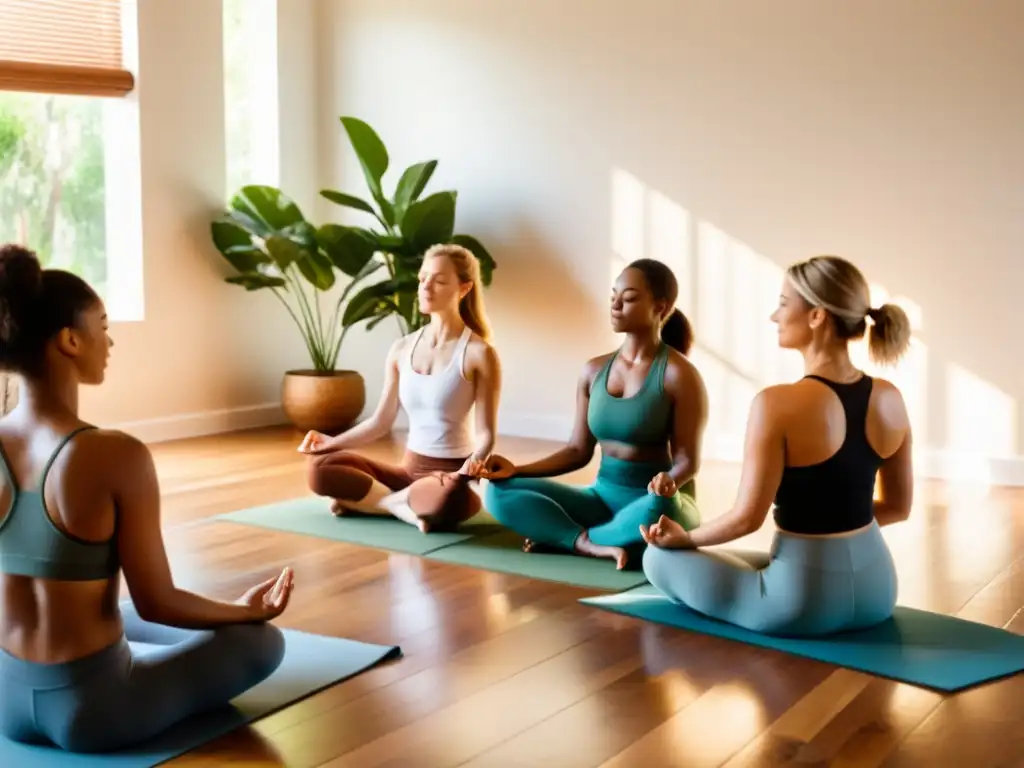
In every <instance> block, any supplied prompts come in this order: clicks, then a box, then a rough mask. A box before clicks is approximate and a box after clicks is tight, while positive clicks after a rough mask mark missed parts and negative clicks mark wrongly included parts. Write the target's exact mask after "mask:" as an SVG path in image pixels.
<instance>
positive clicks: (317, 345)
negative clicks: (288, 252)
mask: <svg viewBox="0 0 1024 768" xmlns="http://www.w3.org/2000/svg"><path fill="white" fill-rule="evenodd" d="M284 274H285V278H286V279H287V280H288V281H289V282H290V283H291V284H292V288H293V290H294V291H295V293H296V298H297V299H298V304H299V309H300V311H301V312H302V316H303V318H304V320H305V334H306V339H307V344H309V345H311V346H312V347H313V348H314V349H315V350H316V354H315V355H314V357H313V364H314V366H315V367H316V368H317V369H318V370H322V369H323V362H324V355H323V350H322V349H321V340H320V338H319V337H318V336H317V334H316V330H315V328H314V324H315V323H314V319H313V313H312V312H311V311H310V308H309V302H308V301H307V299H306V294H305V292H304V291H303V290H302V286H301V285H300V284H299V281H298V280H296V279H295V275H294V274H293V273H292V272H291V271H287V272H285V273H284Z"/></svg>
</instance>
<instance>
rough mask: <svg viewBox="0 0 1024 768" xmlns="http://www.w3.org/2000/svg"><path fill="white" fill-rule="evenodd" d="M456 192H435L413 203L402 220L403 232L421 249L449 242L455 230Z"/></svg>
mask: <svg viewBox="0 0 1024 768" xmlns="http://www.w3.org/2000/svg"><path fill="white" fill-rule="evenodd" d="M456 197H457V193H455V192H435V193H434V194H432V195H430V196H428V197H425V198H423V199H422V200H417V201H416V202H415V203H412V204H411V205H410V206H409V208H408V210H407V211H406V212H405V218H404V219H403V220H402V234H403V235H404V236H405V238H406V239H407V240H409V242H411V243H413V244H414V245H415V246H416V248H417V249H418V250H420V251H424V250H426V249H427V248H429V247H430V246H432V245H435V244H437V243H447V242H449V241H450V240H451V237H452V234H453V232H454V231H455V200H456Z"/></svg>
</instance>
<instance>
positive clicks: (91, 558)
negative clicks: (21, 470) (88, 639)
mask: <svg viewBox="0 0 1024 768" xmlns="http://www.w3.org/2000/svg"><path fill="white" fill-rule="evenodd" d="M94 428H95V427H80V428H78V429H76V430H74V431H72V432H71V433H70V434H68V435H66V436H65V437H64V438H63V439H62V440H61V441H60V443H59V444H58V445H57V448H56V450H54V452H53V453H52V454H51V455H50V458H49V459H48V460H47V462H46V466H45V468H44V469H43V474H42V477H41V478H40V481H39V486H38V487H37V488H36V489H34V490H31V491H26V490H22V489H20V488H18V484H17V483H16V482H15V480H14V474H13V473H12V472H11V468H10V463H9V462H8V461H7V456H6V455H5V454H4V452H3V448H2V447H0V464H2V465H3V472H4V475H5V477H6V478H7V482H8V484H9V485H10V488H11V493H12V495H13V502H12V504H11V508H10V509H9V510H8V511H7V515H6V516H5V517H4V518H3V520H0V573H5V574H9V575H12V576H29V577H31V578H36V579H58V580H61V581H93V580H96V579H107V578H111V577H113V576H114V575H115V574H117V572H118V569H119V567H120V561H119V558H118V556H117V543H116V537H112V538H111V539H110V540H109V541H105V542H90V541H85V540H84V539H79V538H77V537H74V536H72V535H70V534H68V533H65V532H63V531H61V530H60V529H59V528H57V526H56V524H54V522H53V520H52V519H51V518H50V515H49V513H47V511H46V499H45V498H44V495H43V489H44V488H45V487H46V477H47V475H48V474H49V472H50V467H52V466H53V462H54V460H55V459H56V458H57V455H58V454H59V453H60V452H61V450H62V449H63V448H64V446H65V445H67V444H68V442H70V440H71V439H72V438H73V437H74V436H75V435H77V434H78V433H80V432H83V431H85V430H87V429H94Z"/></svg>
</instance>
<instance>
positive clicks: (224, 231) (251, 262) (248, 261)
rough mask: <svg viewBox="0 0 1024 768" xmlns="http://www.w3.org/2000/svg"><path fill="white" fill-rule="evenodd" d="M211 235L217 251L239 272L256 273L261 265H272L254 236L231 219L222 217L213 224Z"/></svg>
mask: <svg viewBox="0 0 1024 768" xmlns="http://www.w3.org/2000/svg"><path fill="white" fill-rule="evenodd" d="M210 235H211V237H212V239H213V244H214V245H215V246H216V247H217V250H218V251H220V253H221V255H222V256H223V257H224V259H225V260H226V261H227V262H228V263H229V264H230V265H231V266H232V267H234V269H235V270H236V271H237V272H254V271H256V269H257V268H258V267H259V266H260V265H262V264H269V263H270V259H269V258H268V257H267V255H266V254H265V253H263V251H262V250H260V248H259V247H258V246H257V245H256V244H255V243H254V242H253V239H252V235H250V234H249V232H248V231H247V230H246V229H245V228H244V227H242V226H241V225H239V224H238V223H237V222H235V221H234V220H233V219H231V218H230V217H227V216H222V217H221V218H219V219H217V220H216V221H214V222H213V223H211V224H210Z"/></svg>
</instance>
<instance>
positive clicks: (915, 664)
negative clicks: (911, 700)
mask: <svg viewBox="0 0 1024 768" xmlns="http://www.w3.org/2000/svg"><path fill="white" fill-rule="evenodd" d="M580 602H582V603H585V604H587V605H592V606H594V607H595V608H601V609H603V610H606V611H611V612H612V613H618V614H622V615H624V616H632V617H634V618H638V619H644V620H646V621H650V622H654V623H655V624H664V625H667V626H670V627H676V628H677V629H685V630H689V631H691V632H700V633H702V634H706V635H713V636H715V637H722V638H725V639H727V640H734V641H737V642H740V643H749V644H751V645H756V646H759V647H761V648H772V649H774V650H777V651H783V652H784V653H791V654H793V655H795V656H804V657H806V658H810V659H816V660H817V661H824V662H827V663H829V664H835V665H837V666H840V667H846V668H847V669H854V670H857V671H860V672H867V673H869V674H873V675H878V676H879V677H886V678H890V679H892V680H898V681H900V682H904V683H912V684H914V685H918V686H921V687H924V688H930V689H933V690H937V691H943V692H948V693H952V692H955V691H960V690H963V689H965V688H970V687H972V686H975V685H980V684H981V683H987V682H990V681H992V680H997V679H999V678H1002V677H1007V676H1009V675H1014V674H1017V673H1018V672H1021V671H1024V636H1021V635H1016V634H1014V633H1013V632H1008V631H1006V630H1004V629H1000V628H998V627H990V626H987V625H984V624H978V623H976V622H971V621H965V620H963V619H957V618H955V617H952V616H944V615H942V614H938V613H930V612H928V611H919V610H916V609H914V608H904V607H902V606H900V607H897V608H896V612H895V613H894V614H893V617H892V618H891V619H889V620H888V621H886V622H885V623H883V624H880V625H878V626H877V627H873V628H871V629H867V630H860V631H857V632H847V633H842V634H837V635H833V636H831V637H829V638H827V639H796V638H781V637H768V636H766V635H760V634H757V633H756V632H750V631H748V630H745V629H740V628H739V627H735V626H733V625H731V624H726V623H724V622H720V621H716V620H714V619H709V618H707V617H705V616H702V615H700V614H698V613H695V612H694V611H691V610H689V609H687V608H684V607H682V606H680V605H677V604H674V603H673V602H671V601H670V600H669V599H668V598H666V597H664V596H663V595H661V594H660V593H659V592H658V591H657V590H656V589H655V588H654V587H652V586H650V585H646V586H643V587H640V588H637V589H632V590H630V591H628V592H621V593H619V594H615V595H600V596H598V597H588V598H584V599H583V600H581V601H580Z"/></svg>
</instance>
